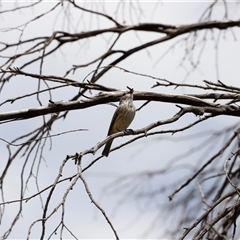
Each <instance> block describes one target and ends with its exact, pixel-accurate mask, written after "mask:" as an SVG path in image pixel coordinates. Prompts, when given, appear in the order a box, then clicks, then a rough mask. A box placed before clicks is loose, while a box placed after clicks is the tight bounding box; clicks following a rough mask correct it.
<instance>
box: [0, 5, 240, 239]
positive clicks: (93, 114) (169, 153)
mask: <svg viewBox="0 0 240 240" xmlns="http://www.w3.org/2000/svg"><path fill="white" fill-rule="evenodd" d="M13 2H14V1H13ZM24 2H25V1H24ZM53 2H54V1H44V3H41V4H39V5H37V7H35V8H32V9H31V10H30V9H28V10H21V11H16V12H14V13H6V14H0V21H1V23H0V31H1V32H0V38H1V42H8V43H13V42H16V41H18V38H19V36H20V34H21V32H20V31H17V30H14V31H11V32H6V31H5V30H6V29H7V28H9V27H13V26H16V25H21V24H22V23H24V22H27V21H28V20H30V19H31V18H34V17H35V16H37V15H38V14H40V13H43V12H45V11H46V10H48V9H50V8H51V7H52V6H53V4H54V3H53ZM77 2H78V4H80V5H81V4H82V6H84V7H86V8H90V9H93V10H99V11H101V10H102V9H103V6H104V8H105V11H106V12H107V13H108V14H109V15H111V16H113V17H115V15H114V13H115V12H116V9H117V6H118V3H117V2H116V1H108V2H107V1H106V2H105V3H104V4H100V3H98V4H96V3H94V2H89V3H83V1H77ZM21 4H25V3H22V2H21V3H20V1H19V3H18V4H17V5H18V6H20V5H21ZM64 4H65V5H64V6H66V3H64ZM131 4H132V8H131V7H130V3H124V4H123V3H122V4H121V5H120V6H119V9H118V15H117V17H118V21H119V22H121V23H123V20H124V21H125V24H136V23H138V21H139V20H140V22H150V21H151V22H158V23H165V24H173V25H180V24H190V23H195V22H197V21H198V20H199V18H200V16H201V14H202V13H203V11H204V9H206V7H207V6H208V5H209V4H210V3H209V1H191V2H188V1H171V2H168V1H162V2H160V3H156V2H151V3H150V2H147V3H146V2H139V3H138V2H134V3H131ZM233 4H234V3H229V9H230V10H231V11H230V12H231V15H230V16H229V18H232V19H236V18H239V11H240V10H239V9H240V8H236V5H233ZM13 6H16V5H15V3H12V2H10V1H1V9H0V10H5V9H10V8H12V7H13ZM64 9H65V13H64V11H63V8H61V7H59V8H57V9H56V10H55V11H54V12H53V13H51V14H49V15H47V16H46V17H44V18H42V19H40V20H39V21H37V22H33V23H30V24H29V25H28V26H27V27H26V29H25V31H24V34H23V36H22V39H27V38H29V37H37V36H42V35H43V36H46V35H50V34H51V33H52V32H53V31H55V30H61V29H62V30H65V31H67V30H70V31H71V32H74V29H75V30H76V31H86V30H88V29H89V28H90V29H92V30H93V29H97V28H107V27H111V26H112V23H110V22H109V21H107V20H104V19H102V18H100V17H99V18H96V17H90V15H89V14H84V15H83V16H79V11H76V10H73V9H67V7H65V8H64ZM69 13H71V14H70V15H69ZM223 15H224V11H223V8H222V7H221V6H217V7H216V8H215V10H214V13H213V18H212V19H213V20H214V19H223ZM67 18H69V19H70V20H71V22H72V25H68V24H67ZM234 32H235V33H234V34H233V33H232V32H231V31H226V32H224V33H223V34H222V35H221V37H220V41H219V49H218V50H219V52H218V55H217V57H216V51H215V50H216V48H215V47H216V46H215V42H214V41H213V39H214V38H215V39H216V38H217V37H218V32H217V31H215V32H213V33H212V35H211V34H209V35H208V36H207V39H208V41H207V44H206V46H205V49H204V52H203V55H202V57H201V61H200V63H199V66H198V69H197V70H195V71H193V72H192V73H191V74H190V75H189V76H188V77H186V76H187V72H186V69H187V70H189V71H190V70H191V65H190V63H189V61H188V60H186V61H185V62H183V61H182V59H183V56H184V51H185V49H184V45H183V44H182V45H181V44H179V45H176V47H175V48H174V49H172V51H170V52H169V53H168V54H167V55H166V56H165V57H164V58H163V59H161V60H160V61H159V59H160V58H161V56H162V55H163V54H164V53H165V51H166V50H167V49H168V48H169V47H170V46H171V45H172V44H173V43H174V42H176V41H177V40H179V39H180V38H177V39H174V40H172V41H170V42H166V43H163V44H160V45H158V46H154V47H151V48H149V49H147V50H143V51H141V52H139V53H137V54H135V55H133V56H131V57H130V58H128V59H126V60H125V61H123V62H121V63H120V64H119V66H120V67H123V68H126V69H128V70H130V71H133V72H138V73H143V74H148V75H152V76H155V77H159V78H166V79H168V80H171V81H173V82H187V83H194V84H202V81H203V80H205V79H206V80H209V81H212V82H214V81H216V80H217V79H220V80H221V81H223V82H224V83H227V84H228V85H236V86H238V85H239V71H240V68H239V62H240V47H239V40H240V39H239V38H240V35H239V30H238V31H237V30H236V29H234ZM200 36H201V34H200ZM109 37H110V41H113V38H112V36H111V34H109V35H106V37H105V39H104V38H103V37H96V38H93V39H91V40H90V41H87V42H80V43H73V44H70V45H66V46H65V47H63V49H62V50H61V51H58V52H56V53H54V54H53V55H52V56H50V57H48V58H47V60H46V61H45V62H44V66H43V74H49V75H58V76H63V75H64V74H65V73H66V71H67V70H68V69H69V68H71V66H72V65H73V64H83V63H86V62H88V61H91V60H93V59H94V57H96V56H98V55H99V54H100V53H103V52H104V51H106V49H107V47H108V46H109V41H108V39H109ZM157 37H158V35H157V34H153V33H141V35H140V34H139V35H137V34H136V33H134V32H129V33H128V34H126V36H125V37H123V38H122V39H121V41H120V42H119V43H118V45H117V46H116V48H117V49H118V48H119V49H120V48H122V49H129V48H131V47H133V46H136V45H140V44H141V43H142V42H145V41H147V40H149V39H155V38H157ZM183 37H184V36H183ZM183 37H182V38H183ZM199 50H200V49H198V48H196V49H195V52H194V54H195V58H197V55H198V52H199ZM17 51H21V49H18V50H17ZM10 54H12V52H7V53H4V54H0V55H1V57H0V63H2V62H3V61H4V60H5V59H3V58H2V57H3V55H4V56H5V55H10ZM1 58H2V59H1ZM216 59H217V62H216ZM21 61H23V60H21ZM21 61H16V63H15V64H14V67H18V66H20V65H22V64H23V62H21ZM181 63H182V66H181ZM107 64H108V62H106V65H107ZM216 64H217V66H218V72H217V71H216ZM95 67H96V64H94V65H91V66H89V67H87V68H84V69H81V70H78V71H76V72H75V74H74V75H71V74H70V75H69V77H71V78H73V79H75V80H78V81H82V79H84V77H85V76H86V75H87V74H88V73H89V72H91V71H92V70H94V69H95ZM25 71H28V72H32V73H37V74H38V73H39V63H37V64H33V65H31V66H29V67H27V68H26V69H25ZM155 82H156V81H155V80H153V79H151V78H147V77H140V76H138V75H134V74H131V73H126V72H123V71H121V70H119V69H112V70H111V71H110V72H109V73H107V74H106V75H104V76H103V78H101V79H100V81H99V82H98V83H99V84H102V85H106V86H109V87H114V88H118V89H121V90H126V86H130V87H133V88H134V89H135V90H137V91H140V90H147V91H148V90H154V91H159V92H165V93H175V94H176V93H178V94H183V93H186V92H187V93H190V92H189V89H184V90H183V89H181V88H179V89H177V90H174V89H173V88H158V89H157V88H156V89H151V86H152V85H153V84H155ZM33 89H35V90H36V89H37V80H36V79H30V78H26V77H24V76H18V77H15V78H13V79H12V80H11V82H10V83H9V84H7V85H6V86H5V88H4V89H3V91H2V92H1V95H0V102H3V101H5V100H6V99H9V98H13V97H16V96H19V95H23V94H26V93H30V92H31V91H33ZM76 93H77V89H76V88H69V89H66V90H64V91H60V90H59V91H56V92H55V93H53V100H54V101H68V100H69V99H70V98H71V97H72V96H74V95H75V94H76ZM94 93H95V92H94ZM41 100H42V103H43V105H47V104H48V100H49V96H48V95H47V94H43V95H42V97H41ZM141 104H142V102H140V101H138V102H137V101H135V105H136V107H138V106H140V105H141ZM37 106H39V105H38V102H37V100H36V98H28V99H23V100H21V101H18V102H16V103H14V104H5V105H3V106H1V111H2V112H4V111H11V110H16V109H22V108H24V109H25V108H34V107H37ZM114 111H115V107H113V106H111V105H98V106H97V107H94V108H89V109H84V110H81V111H77V110H76V111H73V112H71V113H69V115H68V117H67V118H66V119H64V121H63V120H61V121H57V122H56V123H55V124H54V125H53V128H52V130H51V134H57V133H60V132H64V131H69V130H73V129H79V128H83V129H88V131H83V132H75V133H71V134H66V135H61V136H59V137H55V138H54V139H53V145H52V149H51V150H49V146H50V143H49V142H48V143H47V146H46V147H45V149H44V158H45V160H44V161H43V162H42V164H41V166H40V174H39V187H40V189H43V188H44V187H46V186H49V185H50V184H51V183H52V182H53V181H54V179H55V178H56V176H57V173H58V171H59V167H60V164H61V163H62V160H63V159H64V158H65V156H66V155H68V154H69V155H71V154H74V153H76V152H81V151H83V150H86V149H89V148H91V147H93V146H94V145H95V144H97V143H98V142H100V141H102V140H104V138H105V137H106V134H107V131H108V127H109V124H110V120H111V117H112V115H113V113H114ZM177 111H178V109H177V108H176V107H175V106H174V105H173V104H167V103H150V104H149V106H148V107H146V108H143V109H142V110H141V111H140V112H137V114H136V117H135V119H134V121H133V123H132V124H131V126H130V127H131V128H132V129H138V128H142V127H145V126H146V125H148V124H150V123H152V122H155V121H158V120H164V119H167V118H170V117H172V116H173V115H174V114H175V113H176V112H177ZM195 120H196V117H195V116H194V115H191V116H187V117H184V118H183V119H181V120H180V121H179V122H177V123H175V124H174V127H175V128H178V127H182V126H185V125H187V124H188V123H190V122H193V121H195ZM236 121H237V119H235V118H230V117H221V118H220V117H218V118H215V119H211V120H210V121H208V122H205V123H203V124H200V125H197V126H195V127H194V128H192V129H189V130H188V131H186V132H184V133H179V134H176V135H174V136H170V135H168V137H165V138H164V137H161V136H155V137H149V138H144V139H141V140H140V141H136V142H134V143H133V144H131V145H128V146H126V147H124V148H122V149H121V150H119V151H115V152H113V153H111V154H110V155H109V157H108V158H102V159H101V160H100V161H99V162H98V163H96V164H95V165H94V166H92V167H91V168H90V169H89V170H88V171H87V172H86V174H85V177H86V180H87V182H88V184H89V187H90V190H91V192H92V194H93V197H94V198H95V199H96V200H97V201H98V202H99V204H100V205H101V206H102V208H103V209H104V210H105V211H106V214H107V215H108V216H109V217H110V219H111V221H112V223H113V225H114V226H115V227H116V229H117V232H118V233H119V236H120V238H129V239H132V238H140V237H141V238H159V237H161V238H164V237H167V236H164V235H162V234H163V230H162V229H161V228H162V227H164V230H165V229H166V228H168V227H170V225H167V226H166V224H164V223H165V220H164V217H163V216H161V214H159V211H156V207H157V206H158V205H161V204H163V203H167V202H168V195H169V194H171V193H172V192H173V189H170V190H169V191H168V193H167V194H166V193H164V194H162V195H160V196H159V199H154V200H153V201H152V202H151V201H149V200H148V201H147V200H146V201H145V200H139V199H134V198H132V197H131V193H127V192H125V191H124V186H123V187H120V188H119V189H115V188H114V187H112V186H114V185H112V183H113V182H114V181H115V180H116V178H117V177H120V176H124V175H129V174H137V173H141V172H144V171H151V170H156V169H161V168H163V167H164V166H165V165H166V163H167V162H169V161H171V160H172V159H174V158H175V157H176V156H179V155H181V154H182V153H184V152H186V151H188V150H191V149H192V148H194V146H196V145H197V144H198V143H199V142H201V141H202V139H196V140H195V141H178V140H179V139H180V138H181V136H184V135H191V134H195V133H199V132H203V131H207V130H214V129H217V130H220V129H222V128H224V127H227V125H230V124H231V123H233V122H236ZM226 122H227V125H226ZM41 123H42V118H40V117H39V118H34V119H29V120H25V121H19V122H12V123H8V124H2V125H0V128H1V130H0V132H1V136H0V137H1V138H4V139H6V140H7V141H11V140H12V139H14V138H15V137H17V136H20V135H21V134H23V133H26V132H29V131H32V130H33V129H35V128H36V127H37V126H39V125H40V124H41ZM160 129H169V126H163V127H161V128H159V129H158V130H160ZM130 138H131V137H124V138H118V139H115V140H114V142H113V146H117V145H118V144H120V143H121V142H124V141H126V140H127V139H130ZM173 139H176V140H174V141H173ZM215 147H216V146H214V147H212V151H214V149H215ZM101 150H102V149H100V151H98V152H97V153H96V155H95V156H92V155H87V156H86V157H84V161H83V165H84V166H86V165H87V164H89V163H90V162H91V161H92V160H93V159H95V158H96V157H97V156H99V154H100V153H101ZM0 152H1V159H2V162H4V161H5V159H7V156H8V151H7V149H6V143H4V142H2V141H0ZM31 157H32V158H34V154H33V155H32V156H31ZM195 157H196V159H198V157H200V155H198V154H196V156H195ZM24 159H25V157H19V158H18V161H15V162H14V164H13V166H12V168H11V169H10V171H9V172H8V177H7V178H6V181H5V182H4V190H5V196H4V197H5V201H10V200H14V199H19V190H20V183H19V181H20V180H19V179H20V174H21V172H20V171H19V169H20V168H21V167H22V164H23V161H24ZM184 162H186V163H188V164H190V165H191V164H193V165H194V162H192V159H191V157H190V158H188V157H185V159H184ZM2 166H5V164H2ZM30 167H31V166H30V164H29V166H27V168H30ZM1 168H2V167H0V169H1ZM76 171H77V169H76V166H75V165H74V164H73V162H71V161H69V162H68V163H67V165H66V167H65V168H64V172H63V178H65V177H68V176H72V175H73V174H75V173H76ZM189 173H190V172H189V171H188V170H187V169H184V170H182V171H179V172H178V174H179V175H181V174H189ZM175 177H177V176H175V172H173V173H170V174H168V175H164V177H158V178H156V179H152V180H150V181H147V180H146V183H145V182H144V181H145V179H142V181H140V180H138V181H135V180H134V179H132V180H131V181H130V182H129V183H128V186H129V184H130V183H131V184H133V186H134V189H135V190H136V189H137V187H138V186H139V187H141V188H142V191H143V192H144V191H145V190H148V189H151V188H152V189H154V188H155V187H156V186H164V185H165V184H166V183H167V182H168V183H169V182H171V181H174V178H175ZM178 177H179V176H178ZM119 183H121V182H118V183H115V185H116V186H118V184H119ZM134 184H135V185H134ZM68 186H69V182H66V183H62V184H59V186H58V187H57V190H56V192H55V195H54V196H53V199H52V201H51V204H50V209H51V208H52V209H54V207H56V205H57V204H58V203H59V202H60V201H61V199H62V196H63V194H64V193H65V191H66V189H67V188H68ZM110 190H111V191H110ZM36 192H37V189H36V185H35V180H34V178H32V179H31V180H30V182H29V186H28V189H27V191H26V196H31V195H32V194H34V193H36ZM46 196H47V194H46V193H44V194H43V196H42V197H43V199H44V198H45V197H46ZM169 204H171V203H169ZM23 208H24V209H23V214H22V215H21V216H20V220H19V221H18V222H17V224H16V225H15V226H14V230H13V232H12V234H11V235H10V237H11V238H22V239H25V238H26V235H27V231H28V228H29V226H30V224H31V223H32V222H33V221H35V220H37V219H38V218H41V216H42V215H41V213H42V208H41V202H40V199H39V198H34V199H32V200H30V201H28V202H27V203H24V204H23ZM17 209H18V204H10V205H8V206H7V207H6V212H5V216H4V218H3V222H2V223H1V228H0V234H1V235H2V234H3V233H4V232H5V231H6V229H7V228H8V227H9V224H10V223H11V221H12V218H13V217H14V216H15V214H16V211H17ZM146 209H147V210H146ZM144 210H146V211H144ZM60 218H61V213H60V211H58V212H57V213H56V214H55V215H54V216H53V217H52V218H51V219H50V220H49V222H48V223H47V226H48V227H47V229H46V236H49V233H50V232H52V231H53V230H54V228H55V227H56V225H57V223H58V222H59V219H60ZM155 218H156V219H157V220H154V219H155ZM155 221H156V222H155ZM65 222H66V223H67V226H69V228H70V229H71V231H72V232H73V233H74V234H76V236H78V238H88V239H89V238H98V239H99V238H114V235H113V233H112V231H111V229H110V227H109V225H108V224H107V223H106V220H105V219H104V217H103V216H102V214H100V212H99V211H98V210H97V209H96V208H95V207H94V205H93V204H92V203H91V202H90V200H89V197H88V196H87V193H86V191H85V189H84V187H83V184H82V182H80V181H79V182H78V183H77V184H76V186H75V187H74V189H73V191H71V192H70V194H69V196H68V198H67V204H66V210H65ZM154 223H156V225H154ZM149 228H150V230H151V231H148V229H149ZM40 231H41V224H40V223H37V224H36V225H35V226H34V227H33V229H32V234H31V238H32V239H34V238H36V239H38V238H39V234H40ZM58 237H59V231H58V232H57V234H56V235H55V236H54V238H58ZM64 237H65V239H67V238H70V237H71V236H70V235H69V234H68V233H65V234H64Z"/></svg>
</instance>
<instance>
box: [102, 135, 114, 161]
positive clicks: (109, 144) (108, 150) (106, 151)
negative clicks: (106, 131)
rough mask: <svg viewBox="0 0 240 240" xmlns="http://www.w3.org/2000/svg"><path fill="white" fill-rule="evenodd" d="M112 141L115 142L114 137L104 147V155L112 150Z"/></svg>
mask: <svg viewBox="0 0 240 240" xmlns="http://www.w3.org/2000/svg"><path fill="white" fill-rule="evenodd" d="M112 142H113V139H111V140H109V141H108V142H107V143H106V145H105V147H104V149H103V151H102V156H105V157H107V156H108V154H109V152H110V148H111V145H112Z"/></svg>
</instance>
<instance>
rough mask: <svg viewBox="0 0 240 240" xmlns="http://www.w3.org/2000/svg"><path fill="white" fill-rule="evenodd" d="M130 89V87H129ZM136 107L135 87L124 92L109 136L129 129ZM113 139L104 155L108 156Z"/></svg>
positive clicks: (105, 148) (106, 146)
mask: <svg viewBox="0 0 240 240" xmlns="http://www.w3.org/2000/svg"><path fill="white" fill-rule="evenodd" d="M129 89H130V88H129ZM135 113H136V108H135V106H134V104H133V89H130V91H129V92H127V93H124V94H123V96H122V97H121V99H120V102H119V106H118V107H117V109H116V111H115V113H114V115H113V117H112V121H111V124H110V127H109V130H108V136H110V135H112V134H114V133H117V132H121V131H124V130H126V129H127V127H128V126H129V125H130V124H131V122H132V121H133V119H134V117H135ZM112 142H113V139H111V140H109V141H108V142H107V143H106V145H105V147H104V149H103V152H102V156H105V157H107V156H108V154H109V152H110V148H111V145H112Z"/></svg>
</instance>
